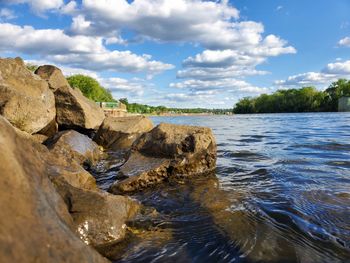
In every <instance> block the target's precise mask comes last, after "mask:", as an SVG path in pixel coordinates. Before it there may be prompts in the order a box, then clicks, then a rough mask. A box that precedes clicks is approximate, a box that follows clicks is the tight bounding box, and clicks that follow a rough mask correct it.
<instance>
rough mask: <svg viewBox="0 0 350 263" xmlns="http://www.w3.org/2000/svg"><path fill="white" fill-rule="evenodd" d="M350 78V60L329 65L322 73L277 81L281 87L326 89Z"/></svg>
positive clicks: (276, 83) (305, 74)
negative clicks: (334, 83)
mask: <svg viewBox="0 0 350 263" xmlns="http://www.w3.org/2000/svg"><path fill="white" fill-rule="evenodd" d="M349 77H350V60H347V61H344V62H336V63H329V64H327V65H326V67H325V68H324V69H323V70H322V71H321V72H306V73H302V74H298V75H294V76H290V77H288V78H287V79H286V80H278V81H275V83H274V84H275V85H277V86H280V87H287V86H292V87H302V86H320V87H325V86H327V85H329V84H330V83H331V82H334V81H336V80H338V79H340V78H349Z"/></svg>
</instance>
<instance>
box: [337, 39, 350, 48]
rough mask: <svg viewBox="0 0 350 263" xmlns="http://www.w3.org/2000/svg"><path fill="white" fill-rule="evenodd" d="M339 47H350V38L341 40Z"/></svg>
mask: <svg viewBox="0 0 350 263" xmlns="http://www.w3.org/2000/svg"><path fill="white" fill-rule="evenodd" d="M338 45H339V46H343V47H350V37H344V38H343V39H341V40H339V42H338Z"/></svg>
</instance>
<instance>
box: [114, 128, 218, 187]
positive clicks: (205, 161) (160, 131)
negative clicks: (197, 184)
mask: <svg viewBox="0 0 350 263" xmlns="http://www.w3.org/2000/svg"><path fill="white" fill-rule="evenodd" d="M215 167H216V143H215V138H214V136H213V134H212V132H211V129H209V128H202V127H195V126H181V125H174V124H165V123H161V124H159V125H158V126H157V127H155V128H154V129H153V130H151V131H150V132H148V133H145V134H143V135H142V136H141V137H140V138H139V139H138V140H137V141H135V143H134V144H133V146H132V148H131V153H130V157H129V159H128V160H127V162H126V163H125V164H124V165H123V166H122V167H121V168H120V171H119V173H120V174H121V176H124V177H125V178H126V179H124V180H121V181H117V182H115V183H114V184H113V185H112V186H111V187H110V189H109V191H110V192H113V193H119V192H132V191H136V190H140V189H142V188H145V187H148V186H151V185H154V184H156V183H159V182H161V181H164V180H165V179H168V178H170V177H172V178H173V177H186V176H193V175H200V174H205V173H209V172H211V171H213V170H214V169H215Z"/></svg>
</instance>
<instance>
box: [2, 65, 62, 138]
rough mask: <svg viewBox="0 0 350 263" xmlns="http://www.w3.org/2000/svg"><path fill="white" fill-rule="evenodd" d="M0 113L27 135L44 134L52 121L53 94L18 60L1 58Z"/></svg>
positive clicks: (43, 82)
mask: <svg viewBox="0 0 350 263" xmlns="http://www.w3.org/2000/svg"><path fill="white" fill-rule="evenodd" d="M0 114H1V115H3V116H4V117H5V118H6V119H7V120H9V121H10V123H11V124H12V125H13V126H15V127H17V128H18V129H20V130H22V131H25V132H27V133H30V134H33V133H42V134H46V133H47V130H48V126H51V125H52V122H54V120H55V116H56V109H55V98H54V95H53V93H52V91H51V90H50V89H49V87H48V85H47V83H46V82H45V81H43V80H42V79H41V78H40V77H38V76H36V75H34V74H32V72H30V71H29V70H28V69H27V68H26V66H25V64H24V62H23V60H21V59H20V58H15V59H10V58H8V59H0ZM48 135H50V134H48Z"/></svg>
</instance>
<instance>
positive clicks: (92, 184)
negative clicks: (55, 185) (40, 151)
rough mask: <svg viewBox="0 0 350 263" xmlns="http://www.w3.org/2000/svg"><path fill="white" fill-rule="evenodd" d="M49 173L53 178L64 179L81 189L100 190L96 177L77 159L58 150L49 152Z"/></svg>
mask: <svg viewBox="0 0 350 263" xmlns="http://www.w3.org/2000/svg"><path fill="white" fill-rule="evenodd" d="M47 164H48V165H47V167H46V169H47V174H48V175H49V177H50V179H51V180H55V179H56V178H61V177H62V178H64V180H65V181H66V182H67V183H68V184H70V185H71V186H74V187H76V188H79V189H84V190H92V191H98V187H97V185H96V180H95V178H94V177H93V176H92V175H91V174H90V173H89V172H87V171H86V170H85V169H84V168H83V167H81V166H80V165H79V164H78V163H77V162H76V161H75V160H73V159H69V158H65V157H64V156H62V155H60V154H59V153H58V152H50V153H48V154H47Z"/></svg>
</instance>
